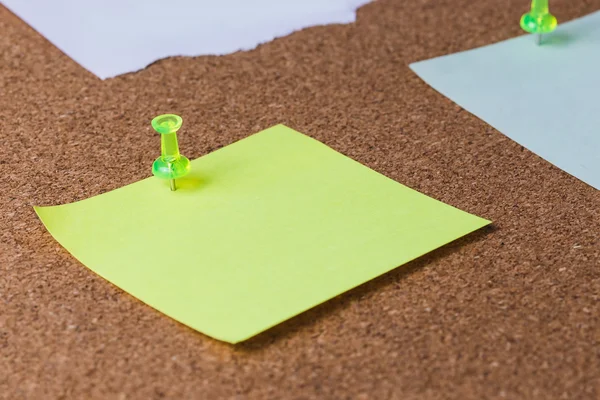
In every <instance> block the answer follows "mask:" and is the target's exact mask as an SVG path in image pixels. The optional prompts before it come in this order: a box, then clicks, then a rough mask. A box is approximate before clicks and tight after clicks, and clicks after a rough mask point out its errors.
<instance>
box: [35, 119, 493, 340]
mask: <svg viewBox="0 0 600 400" xmlns="http://www.w3.org/2000/svg"><path fill="white" fill-rule="evenodd" d="M36 212H37V213H38V215H39V217H40V218H41V220H42V221H43V223H44V224H45V225H46V227H47V228H48V230H49V231H50V233H51V234H52V235H53V236H54V237H55V238H56V240H58V242H60V243H61V244H62V245H63V246H64V247H65V248H66V249H67V250H68V251H69V252H70V253H71V254H73V256H75V257H76V258H77V259H79V260H80V261H81V262H82V263H83V264H84V265H86V266H87V267H89V268H90V269H91V270H93V271H94V272H96V273H97V274H99V275H101V276H102V277H104V278H106V279H107V280H108V281H110V282H112V283H114V284H115V285H117V286H119V287H121V288H122V289H123V290H125V291H127V292H129V293H130V294H132V295H133V296H135V297H137V298H138V299H140V300H142V301H143V302H145V303H147V304H149V305H150V306H152V307H154V308H156V309H157V310H160V311H162V312H163V313H165V314H167V315H169V316H171V317H172V318H174V319H176V320H178V321H180V322H182V323H184V324H186V325H188V326H190V327H192V328H195V329H197V330H198V331H200V332H203V333H205V334H207V335H210V336H212V337H214V338H217V339H220V340H223V341H227V342H231V343H236V342H239V341H242V340H245V339H247V338H249V337H251V336H253V335H256V334H257V333H259V332H262V331H264V330H266V329H268V328H269V327H272V326H274V325H276V324H278V323H280V322H282V321H284V320H286V319H288V318H290V317H293V316H294V315H297V314H299V313H301V312H302V311H305V310H307V309H309V308H311V307H313V306H315V305H317V304H319V303H322V302H324V301H326V300H328V299H331V298H332V297H334V296H336V295H338V294H340V293H343V292H345V291H347V290H349V289H351V288H353V287H355V286H358V285H360V284H362V283H364V282H366V281H368V280H370V279H373V278H375V277H376V276H378V275H381V274H383V273H385V272H387V271H390V270H391V269H394V268H396V267H398V266H399V265H401V264H404V263H406V262H408V261H410V260H412V259H414V258H417V257H419V256H421V255H423V254H425V253H427V252H429V251H431V250H433V249H435V248H437V247H440V246H442V245H444V244H446V243H448V242H450V241H452V240H454V239H457V238H458V237H461V236H463V235H465V234H467V233H469V232H471V231H473V230H476V229H478V228H480V227H482V226H484V225H486V224H488V223H489V221H486V220H484V219H481V218H479V217H476V216H473V215H470V214H468V213H465V212H463V211H460V210H458V209H456V208H453V207H451V206H449V205H446V204H443V203H440V202H439V201H437V200H433V199H431V198H429V197H427V196H425V195H422V194H420V193H418V192H416V191H414V190H412V189H409V188H408V187H406V186H403V185H401V184H399V183H397V182H395V181H393V180H391V179H389V178H387V177H385V176H383V175H381V174H379V173H377V172H375V171H373V170H371V169H369V168H367V167H365V166H363V165H361V164H359V163H357V162H356V161H353V160H351V159H350V158H347V157H345V156H343V155H342V154H340V153H337V152H336V151H334V150H332V149H331V148H329V147H327V146H325V145H324V144H322V143H320V142H318V141H316V140H314V139H311V138H309V137H307V136H304V135H302V134H300V133H298V132H295V131H294V130H292V129H290V128H287V127H285V126H283V125H278V126H275V127H273V128H270V129H267V130H265V131H263V132H260V133H257V134H255V135H252V136H250V137H248V138H246V139H244V140H241V141H239V142H236V143H234V144H232V145H230V146H227V147H225V148H223V149H220V150H218V151H215V152H214V153H211V154H208V155H206V156H204V157H201V158H199V159H196V160H194V161H192V172H191V173H190V175H189V176H188V177H186V178H182V179H180V180H178V189H177V191H175V192H171V191H170V190H169V184H168V182H165V181H161V180H158V179H157V178H154V177H152V178H148V179H145V180H143V181H140V182H137V183H134V184H132V185H129V186H125V187H123V188H120V189H117V190H114V191H112V192H109V193H105V194H102V195H99V196H96V197H92V198H90V199H87V200H83V201H79V202H76V203H72V204H66V205H60V206H54V207H36Z"/></svg>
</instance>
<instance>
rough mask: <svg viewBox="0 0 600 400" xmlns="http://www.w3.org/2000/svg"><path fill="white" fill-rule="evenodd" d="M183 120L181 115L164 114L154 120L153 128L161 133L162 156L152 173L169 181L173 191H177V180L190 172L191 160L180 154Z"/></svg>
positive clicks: (153, 165)
mask: <svg viewBox="0 0 600 400" xmlns="http://www.w3.org/2000/svg"><path fill="white" fill-rule="evenodd" d="M182 123H183V120H182V119H181V117H180V116H179V115H175V114H163V115H159V116H158V117H156V118H154V119H153V120H152V127H153V128H154V130H155V131H156V132H158V133H160V149H161V154H160V157H158V158H157V159H156V160H155V161H154V163H153V164H152V173H153V174H154V176H156V177H157V178H162V179H169V181H170V182H171V190H177V186H176V184H175V179H178V178H181V177H183V176H185V175H187V174H188V173H189V172H190V160H188V159H187V158H186V157H185V156H182V155H181V154H180V153H179V145H178V144H177V130H178V129H179V128H180V127H181V124H182Z"/></svg>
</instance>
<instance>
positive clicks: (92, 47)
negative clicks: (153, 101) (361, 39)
mask: <svg viewBox="0 0 600 400" xmlns="http://www.w3.org/2000/svg"><path fill="white" fill-rule="evenodd" d="M0 2H1V3H4V4H5V5H6V6H7V7H8V8H9V9H11V10H12V11H13V12H14V13H15V14H17V15H18V16H20V17H21V18H22V19H23V20H24V21H25V22H27V23H28V24H30V25H31V26H32V27H33V28H34V29H35V30H37V31H38V32H40V33H41V34H42V35H44V37H46V38H47V39H48V40H49V41H50V42H52V43H53V44H54V45H56V47H58V48H59V49H61V50H62V51H64V52H65V53H66V54H67V55H68V56H70V57H71V58H72V59H73V60H75V61H76V62H78V63H79V64H80V65H82V66H83V67H84V68H86V69H88V70H89V71H91V72H92V73H94V74H96V75H97V76H98V77H100V78H102V79H104V78H109V77H113V76H115V75H119V74H124V73H127V72H133V71H137V70H139V69H142V68H144V67H146V66H147V65H148V64H150V63H152V62H154V61H156V60H158V59H161V58H165V57H169V56H199V55H205V54H212V55H221V54H228V53H232V52H235V51H238V50H249V49H252V48H254V47H256V46H257V45H259V44H261V43H265V42H268V41H270V40H273V39H274V38H276V37H281V36H285V35H288V34H290V33H292V32H294V31H297V30H300V29H303V28H307V27H310V26H315V25H325V24H344V23H350V22H354V20H355V19H356V9H357V8H358V7H360V6H362V5H364V4H366V3H368V2H369V0H327V1H323V0H284V1H281V0H96V1H94V0H52V1H49V0H0Z"/></svg>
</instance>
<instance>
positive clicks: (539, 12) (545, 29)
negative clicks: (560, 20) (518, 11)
mask: <svg viewBox="0 0 600 400" xmlns="http://www.w3.org/2000/svg"><path fill="white" fill-rule="evenodd" d="M556 24H557V22H556V17H555V16H554V15H552V14H550V11H549V10H548V0H532V1H531V11H529V12H528V13H527V14H524V15H523V16H522V17H521V28H523V30H524V31H526V32H529V33H534V34H536V41H537V44H538V45H539V44H541V43H542V34H543V33H550V32H552V31H553V30H554V29H556Z"/></svg>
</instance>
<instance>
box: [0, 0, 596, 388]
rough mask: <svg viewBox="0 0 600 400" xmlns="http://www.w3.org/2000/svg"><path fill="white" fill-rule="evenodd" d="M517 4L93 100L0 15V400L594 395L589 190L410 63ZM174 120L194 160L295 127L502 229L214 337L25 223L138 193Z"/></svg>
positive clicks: (249, 56) (238, 61)
mask: <svg viewBox="0 0 600 400" xmlns="http://www.w3.org/2000/svg"><path fill="white" fill-rule="evenodd" d="M551 7H552V11H553V13H554V14H555V15H556V16H557V17H558V18H559V20H561V21H566V20H569V19H572V18H576V17H579V16H583V15H585V14H588V13H590V12H593V11H596V10H598V9H600V0H577V1H574V0H556V1H552V2H551ZM527 8H528V2H527V1H523V0H505V1H501V2H498V1H492V0H481V1H477V2H475V1H472V0H452V1H451V0H410V1H409V0H406V1H402V0H397V1H393V0H378V1H375V2H374V3H371V4H369V5H367V6H364V7H362V8H361V9H360V10H359V11H358V19H357V22H356V23H354V24H350V25H331V26H325V27H315V28H310V29H306V30H303V31H300V32H296V33H294V34H292V35H290V36H288V37H285V38H280V39H277V40H275V41H273V42H270V43H267V44H265V45H262V46H260V47H259V48H257V49H255V50H253V51H249V52H239V53H235V54H232V55H229V56H224V57H193V58H188V57H174V58H170V59H166V60H161V61H157V62H156V63H154V64H152V65H151V66H149V67H148V68H146V69H144V70H142V71H139V72H137V73H132V74H127V75H123V76H120V77H117V78H114V79H109V80H106V81H100V80H99V79H97V78H96V77H94V76H93V75H92V74H90V73H89V72H87V71H86V70H84V69H83V68H81V67H80V66H78V65H77V64H76V63H75V62H74V61H72V60H71V59H70V58H69V57H67V56H66V55H64V54H63V53H61V52H60V51H59V50H58V49H57V48H56V47H54V46H52V45H51V44H50V43H49V42H47V41H46V40H45V39H44V38H43V37H41V36H40V35H39V34H37V33H36V32H35V31H34V30H33V29H32V28H31V27H29V26H28V25H27V24H25V23H24V22H23V21H21V20H20V19H19V18H17V17H16V16H14V15H13V14H11V13H10V12H9V11H8V10H7V9H6V8H3V7H2V6H0V33H1V34H0V58H1V62H0V122H1V125H0V138H1V139H2V142H1V145H0V174H1V175H0V176H1V179H0V189H1V195H0V226H1V228H0V399H11V400H13V399H162V398H170V399H221V398H223V399H227V398H236V399H237V398H239V399H245V398H248V399H483V398H486V399H496V398H498V399H502V398H507V399H597V398H600V321H599V320H600V268H599V267H600V239H599V236H600V191H598V190H596V189H593V188H592V187H590V186H587V185H586V184H584V183H582V182H580V181H579V180H577V179H576V178H573V177H571V176H570V175H568V174H566V173H565V172H562V171H561V170H559V169H558V168H556V167H554V166H552V165H551V164H549V163H548V162H546V161H544V160H542V159H541V158H539V157H538V156H536V155H534V154H533V153H531V152H529V151H528V150H526V149H524V148H523V147H521V146H520V145H518V144H516V143H515V142H513V141H511V140H509V139H508V138H506V137H505V136H503V135H502V134H501V133H499V132H498V131H496V130H494V129H493V128H491V127H490V126H489V125H487V124H485V123H484V122H482V121H480V120H479V119H477V118H476V117H474V116H473V115H471V114H469V113H468V112H466V111H465V110H463V109H461V108H460V107H458V106H456V105H455V104H454V103H452V102H451V101H450V100H448V99H447V98H445V97H443V96H442V95H440V94H438V93H437V92H435V91H434V90H433V89H431V88H430V87H429V86H428V85H427V84H426V83H424V82H423V81H421V80H420V79H419V78H418V77H417V76H416V75H415V74H413V73H412V72H411V71H410V69H409V68H408V64H409V63H411V62H414V61H418V60H422V59H427V58H431V57H434V56H439V55H443V54H448V53H452V52H456V51H460V50H466V49H469V48H473V47H477V46H481V45H485V44H489V43H493V42H496V41H499V40H503V39H508V38H511V37H514V36H517V35H520V34H521V31H520V28H519V25H518V23H517V21H518V20H519V17H520V15H521V14H522V13H523V12H525V11H526V10H527ZM539 67H543V66H535V65H532V68H539ZM165 112H175V113H178V114H180V115H182V116H183V118H184V126H183V128H182V130H181V131H180V132H181V134H180V146H181V151H182V153H183V154H186V155H187V156H189V157H190V158H196V157H199V156H202V155H204V154H207V153H209V152H211V151H214V150H215V149H218V148H220V147H223V146H226V145H228V144H230V143H232V142H234V141H236V140H238V139H241V138H243V137H245V136H248V135H249V134H251V133H254V132H257V131H259V130H262V129H265V128H268V127H270V126H272V125H275V124H277V123H284V124H286V125H288V126H290V127H292V128H294V129H296V130H298V131H300V132H303V133H305V134H307V135H310V136H312V137H314V138H316V139H318V140H320V141H322V142H324V143H326V144H327V145H329V146H331V147H333V148H334V149H336V150H338V151H340V152H342V153H344V154H346V155H348V156H349V157H352V158H353V159H355V160H357V161H359V162H361V163H363V164H365V165H367V166H369V167H371V168H373V169H375V170H376V171H379V172H381V173H383V174H385V175H387V176H389V177H390V178H392V179H395V180H397V181H398V182H401V183H403V184H405V185H408V186H410V187H412V188H414V189H416V190H419V191H421V192H422V193H425V194H427V195H429V196H432V197H434V198H436V199H438V200H441V201H443V202H446V203H448V204H451V205H453V206H456V207H458V208H461V209H463V210H466V211H468V212H471V213H474V214H477V215H479V216H482V217H484V218H488V219H491V220H493V221H494V224H493V225H492V226H490V227H489V228H485V229H483V230H481V231H478V232H476V233H475V234H472V235H469V236H467V237H465V238H463V239H460V240H458V241H456V242H454V243H451V244H449V245H447V246H445V247H443V248H441V249H438V250H437V251H434V252H432V253H430V254H429V255H427V256H425V257H422V258H420V259H418V260H416V261H414V262H412V263H410V264H407V265H405V266H402V267H400V268H398V269H396V270H394V271H393V272H391V273H388V274H386V275H384V276H382V277H380V278H378V279H375V280H374V281H371V282H369V283H367V284H364V285H362V286H361V287H359V288H357V289H355V290H352V291H350V292H348V293H346V294H343V295H341V296H339V297H337V298H335V299H333V300H331V301H329V302H327V303H325V304H323V305H321V306H319V307H317V308H315V309H313V310H310V311H308V312H306V313H304V314H302V315H300V316H298V317H296V318H294V319H292V320H290V321H287V322H285V323H283V324H281V325H279V326H277V327H275V328H273V329H271V330H269V331H267V332H265V333H263V334H261V335H259V336H257V337H255V338H254V339H251V340H250V341H248V342H245V343H242V344H240V345H235V346H233V345H228V344H225V343H221V342H218V341H216V340H213V339H210V338H208V337H206V336H204V335H202V334H200V333H198V332H196V331H194V330H192V329H190V328H187V327H185V326H183V325H181V324H179V323H177V322H175V321H173V320H171V319H170V318H168V317H166V316H164V315H162V314H160V313H158V312H157V311H154V310H153V309H151V308H150V307H148V306H145V305H144V304H142V303H141V302H139V301H137V300H136V299H135V298H133V297H132V296H130V295H128V294H127V293H124V292H123V291H121V290H119V289H117V288H116V287H115V286H113V285H111V284H110V283H108V282H106V281H104V280H103V279H102V278H100V277H98V276H96V275H95V274H93V273H92V272H90V271H89V270H88V269H87V268H85V267H84V266H83V265H81V264H80V263H79V262H78V261H76V260H75V259H74V258H73V257H71V256H70V255H69V254H68V253H67V252H66V251H65V250H64V249H63V248H62V247H61V246H60V245H59V244H58V243H57V242H56V241H54V240H53V239H52V237H51V236H50V234H48V232H47V231H46V230H45V229H44V227H43V226H42V224H41V222H40V221H39V220H38V219H37V217H36V216H35V214H34V211H33V208H32V206H33V205H54V204H62V203H67V202H72V201H76V200H80V199H85V198H88V197H90V196H94V195H97V194H100V193H104V192H107V191H110V190H112V189H115V188H118V187H121V186H123V185H126V184H129V183H132V182H135V181H137V180H140V179H142V178H145V177H147V176H149V175H150V165H151V163H152V161H153V160H154V158H155V157H156V156H157V151H158V150H159V148H158V147H157V146H158V143H157V137H156V136H155V134H153V132H152V131H151V127H150V120H151V119H152V117H153V116H155V115H158V114H160V113H165ZM599 132H600V127H599ZM233 250H235V249H233Z"/></svg>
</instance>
